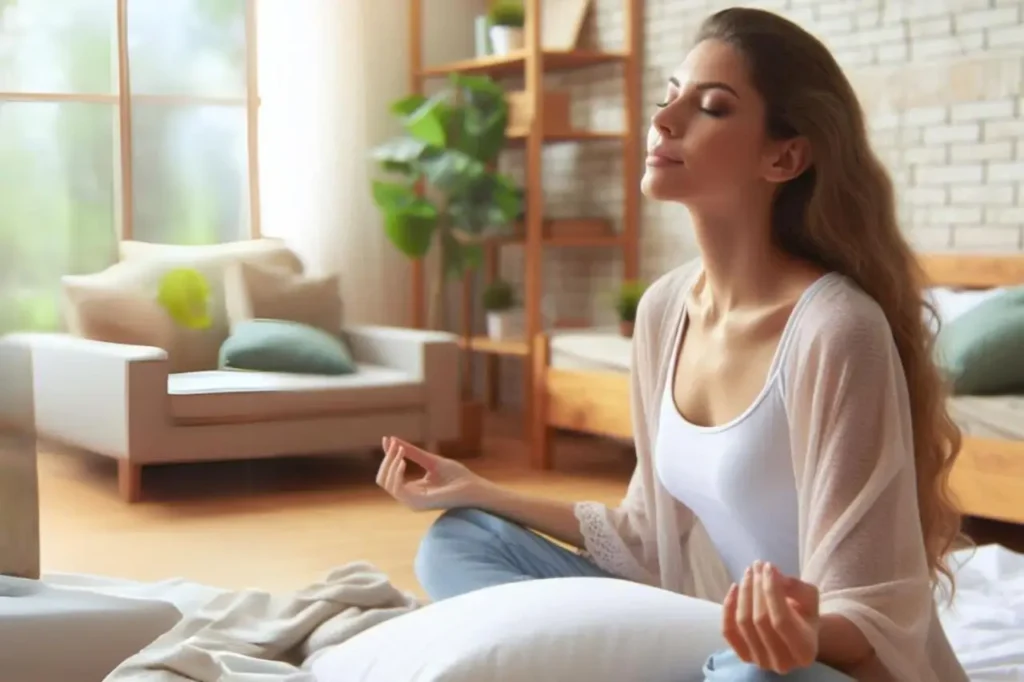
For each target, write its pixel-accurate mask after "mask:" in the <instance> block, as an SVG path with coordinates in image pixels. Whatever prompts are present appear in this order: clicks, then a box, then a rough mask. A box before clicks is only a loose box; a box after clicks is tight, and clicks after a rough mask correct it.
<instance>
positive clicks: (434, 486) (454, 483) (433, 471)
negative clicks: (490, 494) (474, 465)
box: [377, 436, 491, 511]
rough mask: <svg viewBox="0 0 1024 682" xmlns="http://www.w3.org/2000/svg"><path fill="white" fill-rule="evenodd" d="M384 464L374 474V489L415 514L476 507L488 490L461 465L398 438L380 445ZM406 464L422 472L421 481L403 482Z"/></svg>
mask: <svg viewBox="0 0 1024 682" xmlns="http://www.w3.org/2000/svg"><path fill="white" fill-rule="evenodd" d="M381 444H382V446H383V448H384V461H383V462H381V464H380V469H378V471H377V485H379V486H380V487H381V488H383V489H384V490H386V491H387V492H388V494H390V495H391V496H392V497H394V498H395V499H396V500H398V501H399V502H401V503H402V504H404V505H405V506H407V507H409V508H410V509H413V510H415V511H426V510H431V509H454V508H457V507H470V506H474V505H475V504H477V503H478V502H479V501H480V499H481V497H482V496H483V494H484V493H485V491H486V490H487V489H488V488H489V487H490V486H491V484H490V482H488V481H487V480H486V479H484V478H482V477H480V476H477V475H476V474H474V473H473V472H472V471H470V470H469V469H468V468H467V467H466V466H465V465H463V464H462V463H461V462H456V461H455V460H452V459H448V458H446V457H441V456H440V455H435V454H433V453H431V452H427V451H426V450H423V449H421V448H418V447H416V446H415V445H412V444H411V443H407V442H406V441H404V440H400V439H398V438H393V437H390V436H389V437H386V438H384V440H383V442H382V443H381ZM406 460H411V461H412V462H413V463H415V464H418V465H419V466H420V467H422V468H423V470H424V472H425V473H424V474H423V476H422V477H421V478H419V479H416V480H412V481H406V480H405V469H406V465H405V463H406Z"/></svg>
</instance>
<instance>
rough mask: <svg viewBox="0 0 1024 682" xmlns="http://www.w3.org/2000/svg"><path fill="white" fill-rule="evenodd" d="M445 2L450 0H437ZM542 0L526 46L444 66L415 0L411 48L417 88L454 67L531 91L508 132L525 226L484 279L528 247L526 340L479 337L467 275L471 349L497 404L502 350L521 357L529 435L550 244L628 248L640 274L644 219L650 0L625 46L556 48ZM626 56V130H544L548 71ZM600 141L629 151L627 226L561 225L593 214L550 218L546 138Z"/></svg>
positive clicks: (420, 1)
mask: <svg viewBox="0 0 1024 682" xmlns="http://www.w3.org/2000/svg"><path fill="white" fill-rule="evenodd" d="M437 1H443V0H435V2H437ZM542 1H543V0H524V5H525V8H526V26H525V48H524V49H523V50H521V51H518V52H515V53H511V54H507V55H501V56H487V57H481V58H475V59H466V60H461V61H456V62H450V63H446V64H440V65H424V64H423V49H422V40H423V38H422V25H423V13H424V4H425V2H426V0H409V2H410V37H409V43H410V55H411V65H410V67H411V68H410V74H411V83H410V85H411V89H412V91H413V92H422V91H423V89H424V84H425V82H426V81H427V80H428V79H430V78H437V77H446V76H448V75H449V74H451V73H456V72H457V73H475V74H487V75H489V76H491V77H492V78H495V79H499V78H504V77H509V76H519V77H523V78H524V80H525V90H526V93H527V95H526V96H527V98H528V99H529V100H530V101H531V102H532V107H531V109H532V111H533V119H532V122H531V124H530V125H529V127H528V128H523V129H514V130H509V131H508V138H509V146H510V147H515V146H520V147H522V146H523V145H525V157H526V161H525V163H526V168H525V173H524V178H525V182H526V187H525V191H526V197H527V205H526V215H525V220H524V224H523V226H522V229H521V230H520V231H519V234H517V235H515V236H510V237H505V238H501V239H494V240H492V241H491V242H489V243H488V244H487V248H486V249H485V263H484V280H485V282H491V281H493V280H494V279H495V277H497V276H498V265H499V261H500V257H499V256H500V253H499V252H500V249H501V248H503V247H505V246H509V245H518V246H519V247H521V248H523V250H524V253H523V262H524V269H525V272H524V274H523V284H524V292H523V293H524V296H523V298H524V307H525V316H526V335H525V337H524V338H523V339H515V340H510V341H493V340H491V339H489V338H486V337H478V336H472V329H471V327H470V325H471V318H472V315H471V311H472V310H473V308H474V307H475V301H473V300H472V299H471V298H470V287H469V286H468V282H467V283H466V285H465V286H464V287H463V301H462V309H463V330H462V331H463V336H464V337H466V338H467V341H464V342H463V344H462V345H463V346H464V347H465V348H466V350H467V351H471V352H476V353H483V354H484V355H485V356H486V359H487V364H486V368H487V374H488V385H489V390H488V393H489V396H488V402H489V403H491V404H493V403H494V402H495V396H496V393H497V384H498V381H497V369H498V363H497V359H498V357H500V356H509V357H517V358H522V359H523V360H524V361H525V362H526V364H525V366H524V369H523V382H524V385H523V397H524V402H525V404H524V417H525V424H524V434H525V435H529V434H530V431H531V429H530V423H531V422H530V416H531V411H532V408H533V403H534V387H533V386H532V374H533V373H532V372H531V371H530V369H529V362H530V359H531V353H532V350H533V346H534V344H533V339H534V338H535V337H536V336H537V335H538V334H540V333H541V332H542V331H543V329H542V328H541V297H542V294H543V282H542V265H543V256H544V251H545V249H548V248H611V249H617V250H619V251H620V252H621V258H622V260H623V267H622V271H623V276H624V278H625V279H635V278H636V277H637V272H638V260H639V259H638V255H639V253H638V252H639V248H638V241H639V239H638V237H639V221H640V210H639V209H640V173H641V163H640V161H641V160H640V143H641V139H640V130H639V125H640V101H641V100H640V90H641V79H642V71H641V68H642V50H643V48H642V43H641V41H642V37H643V18H642V6H643V0H622V2H623V26H624V31H625V34H624V36H623V42H622V49H621V50H619V51H600V50H585V49H579V50H570V51H553V50H544V49H542V47H541V40H540V37H541V35H542V31H541V27H540V21H541V19H540V17H541V5H542ZM610 63H620V64H622V67H623V78H622V80H623V107H624V110H625V116H624V120H625V125H626V128H625V129H624V130H621V131H600V130H597V131H595V130H572V131H564V130H559V131H552V130H545V126H544V120H545V118H544V98H543V97H542V93H543V91H544V76H545V75H546V74H548V73H556V72H565V71H572V70H577V69H584V68H589V67H592V66H597V65H600V64H610ZM593 141H614V142H616V143H618V144H620V146H621V154H622V171H623V172H622V176H623V177H622V182H623V197H624V198H623V205H622V223H621V224H622V229H621V231H618V232H612V231H610V230H609V231H605V232H601V231H597V230H594V231H592V232H591V233H590V234H580V233H579V231H573V230H566V229H559V228H562V227H570V226H569V225H567V223H575V224H576V225H573V226H572V227H577V226H578V223H580V222H588V221H593V220H594V219H592V218H572V219H554V220H553V219H545V212H544V196H543V180H542V178H543V158H542V153H543V149H544V146H545V145H548V144H556V143H562V144H564V143H587V142H593ZM423 289H424V286H423V266H422V263H416V264H415V265H414V270H413V311H412V321H413V324H414V326H423V325H424V324H425V317H426V315H425V306H424V301H423Z"/></svg>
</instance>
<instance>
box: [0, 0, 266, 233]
mask: <svg viewBox="0 0 1024 682" xmlns="http://www.w3.org/2000/svg"><path fill="white" fill-rule="evenodd" d="M129 1H135V0H116V3H117V12H116V17H117V26H116V31H115V33H114V39H115V41H116V43H117V44H116V49H117V74H116V76H117V79H116V80H117V92H116V93H114V94H102V93H60V92H28V91H26V92H8V91H0V102H57V103H71V102H75V103H85V104H106V105H112V106H115V107H117V110H118V122H119V125H118V132H117V135H116V136H115V140H116V142H117V144H118V148H119V165H120V168H119V178H118V180H117V182H115V187H116V188H117V191H118V193H119V197H118V200H119V204H120V206H119V210H118V211H117V212H116V213H115V215H116V216H117V219H116V222H117V225H115V226H114V228H115V231H116V232H117V236H118V240H119V241H127V240H130V239H132V238H133V234H134V230H133V221H134V192H133V175H132V173H133V169H132V103H133V101H135V102H139V103H148V104H159V105H163V106H204V105H205V106H211V105H212V106H232V107H244V108H245V119H246V147H247V153H246V160H247V172H248V173H247V174H248V184H249V207H248V208H249V238H250V239H258V238H259V237H260V235H261V234H262V231H261V227H260V193H259V186H260V185H259V144H258V141H259V106H260V97H259V91H258V79H257V73H258V71H257V62H256V55H257V49H256V37H257V36H256V1H257V0H245V32H246V35H245V83H246V89H245V96H244V97H211V96H202V95H151V94H142V93H140V94H136V95H133V94H132V90H131V78H130V77H129V75H130V73H129V71H130V66H131V65H130V63H129V59H128V3H129Z"/></svg>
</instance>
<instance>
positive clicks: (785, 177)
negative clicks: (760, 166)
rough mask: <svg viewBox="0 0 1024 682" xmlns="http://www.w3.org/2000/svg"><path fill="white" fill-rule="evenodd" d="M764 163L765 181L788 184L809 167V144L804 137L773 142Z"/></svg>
mask: <svg viewBox="0 0 1024 682" xmlns="http://www.w3.org/2000/svg"><path fill="white" fill-rule="evenodd" d="M765 162H766V164H765V165H766V167H765V172H764V179H765V180H767V181H768V182H772V183H778V184H781V183H784V182H789V181H790V180H792V179H793V178H796V177H798V176H800V175H801V174H802V173H803V172H804V171H805V170H807V169H808V168H809V167H810V165H811V144H810V142H808V141H807V138H806V137H793V138H790V139H788V140H782V141H780V142H775V143H773V144H772V146H771V149H770V150H769V154H768V156H767V157H766V158H765Z"/></svg>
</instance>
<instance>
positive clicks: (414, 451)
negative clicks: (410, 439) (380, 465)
mask: <svg viewBox="0 0 1024 682" xmlns="http://www.w3.org/2000/svg"><path fill="white" fill-rule="evenodd" d="M395 441H396V442H397V443H398V445H399V446H400V447H402V448H404V449H405V455H404V456H405V457H408V458H409V459H410V460H412V461H413V462H415V463H416V464H419V465H420V466H421V467H423V468H424V469H426V470H427V471H428V472H430V471H433V470H434V469H436V468H437V465H438V463H439V462H440V461H441V459H442V458H441V457H439V456H438V455H435V454H434V453H432V452H427V451H426V450H424V449H423V448H418V447H416V446H415V445H413V444H412V443H407V442H406V441H404V440H401V439H399V438H396V439H395Z"/></svg>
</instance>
